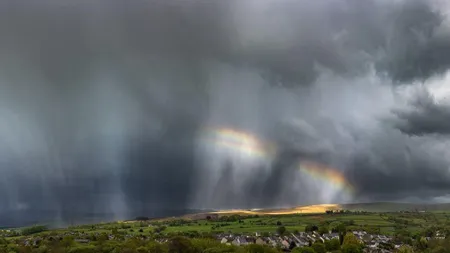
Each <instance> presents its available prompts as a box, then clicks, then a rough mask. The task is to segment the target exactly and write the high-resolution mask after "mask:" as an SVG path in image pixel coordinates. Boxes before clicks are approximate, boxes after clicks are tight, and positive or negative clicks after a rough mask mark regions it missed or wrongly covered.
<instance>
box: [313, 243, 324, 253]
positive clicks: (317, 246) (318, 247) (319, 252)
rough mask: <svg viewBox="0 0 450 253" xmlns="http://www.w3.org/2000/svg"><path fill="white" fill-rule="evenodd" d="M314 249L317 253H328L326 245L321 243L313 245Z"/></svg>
mask: <svg viewBox="0 0 450 253" xmlns="http://www.w3.org/2000/svg"><path fill="white" fill-rule="evenodd" d="M312 248H313V249H314V251H315V252H316V253H325V252H327V250H326V248H325V245H324V244H323V243H321V242H316V243H314V244H313V245H312Z"/></svg>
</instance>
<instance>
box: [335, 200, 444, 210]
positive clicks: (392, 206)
mask: <svg viewBox="0 0 450 253" xmlns="http://www.w3.org/2000/svg"><path fill="white" fill-rule="evenodd" d="M340 206H341V207H342V209H346V210H351V211H357V210H359V211H368V212H398V211H450V203H445V204H420V203H419V204H415V203H395V202H376V203H358V204H344V205H340Z"/></svg>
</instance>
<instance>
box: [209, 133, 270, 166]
mask: <svg viewBox="0 0 450 253" xmlns="http://www.w3.org/2000/svg"><path fill="white" fill-rule="evenodd" d="M206 132H207V135H206V136H207V140H208V142H209V143H212V144H213V145H214V146H216V147H221V148H224V149H226V150H229V151H232V152H234V153H238V154H239V155H244V156H248V157H252V158H262V159H267V158H270V157H272V155H273V152H274V148H273V145H271V144H270V143H266V142H264V141H262V140H260V139H259V138H257V137H256V136H254V135H252V134H250V133H247V132H243V131H238V130H235V129H232V128H211V129H208V130H207V131H206Z"/></svg>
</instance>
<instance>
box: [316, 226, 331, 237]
mask: <svg viewBox="0 0 450 253" xmlns="http://www.w3.org/2000/svg"><path fill="white" fill-rule="evenodd" d="M328 231H329V229H328V226H327V225H326V224H323V225H322V226H320V227H319V231H318V232H319V234H321V235H323V234H326V233H328Z"/></svg>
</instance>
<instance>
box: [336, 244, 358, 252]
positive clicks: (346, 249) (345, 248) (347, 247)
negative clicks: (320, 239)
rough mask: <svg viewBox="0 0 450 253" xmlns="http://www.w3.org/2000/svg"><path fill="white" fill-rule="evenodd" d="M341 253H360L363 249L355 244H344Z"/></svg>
mask: <svg viewBox="0 0 450 253" xmlns="http://www.w3.org/2000/svg"><path fill="white" fill-rule="evenodd" d="M341 252H342V253H362V252H363V249H362V247H361V246H360V245H357V244H346V245H343V246H342V249H341Z"/></svg>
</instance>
